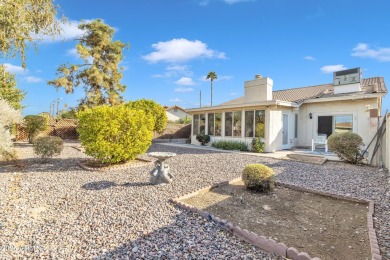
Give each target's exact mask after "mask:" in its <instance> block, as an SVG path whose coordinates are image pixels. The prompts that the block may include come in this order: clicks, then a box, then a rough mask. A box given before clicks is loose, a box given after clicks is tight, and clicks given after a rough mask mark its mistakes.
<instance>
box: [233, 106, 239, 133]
mask: <svg viewBox="0 0 390 260" xmlns="http://www.w3.org/2000/svg"><path fill="white" fill-rule="evenodd" d="M233 119H234V120H233V136H241V111H236V112H234V113H233Z"/></svg>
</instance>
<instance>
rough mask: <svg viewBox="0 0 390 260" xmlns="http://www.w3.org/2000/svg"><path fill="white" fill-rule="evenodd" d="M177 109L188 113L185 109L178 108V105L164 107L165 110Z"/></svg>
mask: <svg viewBox="0 0 390 260" xmlns="http://www.w3.org/2000/svg"><path fill="white" fill-rule="evenodd" d="M175 108H177V109H180V110H182V111H184V112H186V110H185V109H184V108H182V107H179V106H177V105H174V106H171V107H168V106H164V109H165V110H171V109H175Z"/></svg>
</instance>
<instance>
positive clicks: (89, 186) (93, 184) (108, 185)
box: [81, 181, 151, 190]
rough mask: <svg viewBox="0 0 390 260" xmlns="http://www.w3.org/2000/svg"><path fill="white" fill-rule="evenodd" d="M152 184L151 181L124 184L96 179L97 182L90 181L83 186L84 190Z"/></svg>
mask: <svg viewBox="0 0 390 260" xmlns="http://www.w3.org/2000/svg"><path fill="white" fill-rule="evenodd" d="M150 185H151V184H150V183H149V182H126V183H123V184H116V183H115V182H112V181H95V182H89V183H86V184H84V185H83V186H81V188H83V189H84V190H104V189H109V188H111V187H117V186H122V187H145V186H150Z"/></svg>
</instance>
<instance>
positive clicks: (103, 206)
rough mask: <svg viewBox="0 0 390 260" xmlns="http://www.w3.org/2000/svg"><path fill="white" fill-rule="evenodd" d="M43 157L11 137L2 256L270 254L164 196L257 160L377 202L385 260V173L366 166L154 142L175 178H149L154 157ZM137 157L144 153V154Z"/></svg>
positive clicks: (233, 173) (388, 214) (389, 214)
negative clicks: (108, 164)
mask: <svg viewBox="0 0 390 260" xmlns="http://www.w3.org/2000/svg"><path fill="white" fill-rule="evenodd" d="M70 145H73V144H71V143H68V144H67V145H66V147H65V149H64V152H63V154H62V155H61V156H60V157H59V158H54V159H52V160H50V161H49V163H47V164H40V163H39V160H37V159H33V156H32V149H31V146H29V145H23V146H18V147H17V151H18V152H19V154H20V158H21V159H20V160H19V162H18V164H17V165H16V166H11V165H5V166H4V165H2V166H0V212H1V215H0V258H1V259H8V258H15V257H17V258H19V257H24V258H27V257H28V258H33V257H35V258H65V259H71V258H74V259H75V258H80V259H83V258H87V257H88V258H98V259H99V258H118V257H119V256H121V257H122V258H124V259H126V258H130V259H134V258H147V259H150V258H156V259H160V258H167V259H172V258H186V259H188V258H192V259H199V258H211V259H218V258H219V259H226V258H229V259H234V258H236V259H237V258H238V259H240V258H241V259H261V258H262V257H267V258H263V259H276V258H275V257H273V256H267V254H266V253H264V252H262V251H261V250H259V249H257V248H255V247H252V246H250V245H249V244H247V243H245V242H242V241H240V240H239V239H237V238H235V237H234V236H231V235H230V234H229V233H227V232H225V231H223V230H221V229H220V228H218V227H217V226H216V225H215V224H214V223H212V222H208V221H206V220H204V219H203V218H201V217H199V216H197V215H196V214H192V213H190V212H187V211H185V210H181V209H179V208H177V207H175V206H173V205H171V204H170V203H168V200H169V199H170V198H173V197H177V196H180V195H183V194H185V193H188V192H192V191H194V190H195V189H199V188H202V187H204V186H208V185H211V184H215V183H218V182H221V181H224V180H230V179H233V178H236V177H239V176H240V175H241V171H242V169H243V167H244V166H245V165H246V164H249V163H264V164H266V165H268V166H270V167H272V168H273V169H274V170H275V172H276V173H278V174H279V175H278V179H279V180H280V181H283V182H286V183H292V184H298V185H301V186H305V187H310V188H315V189H319V190H325V191H330V192H333V193H340V194H350V195H354V196H358V197H362V198H369V199H373V200H374V201H375V202H376V208H375V226H376V227H377V231H378V240H379V243H380V246H381V250H382V255H383V257H384V259H390V224H389V223H390V194H389V177H388V173H385V172H379V171H377V170H376V169H375V168H371V167H357V166H353V165H347V164H344V163H332V162H328V163H326V164H324V165H314V164H305V163H300V162H293V161H285V160H276V159H270V158H264V157H256V156H248V155H238V154H231V153H219V152H211V151H206V150H196V149H190V148H179V147H170V146H165V145H158V144H154V145H153V146H152V147H151V148H150V151H169V152H175V153H177V154H178V156H176V157H174V158H171V159H169V163H170V167H171V172H172V173H174V174H175V176H176V178H175V180H174V182H173V183H172V185H167V186H150V185H149V184H148V180H149V171H150V170H151V169H152V168H153V165H152V164H150V165H147V166H144V167H140V168H129V169H125V170H112V171H109V172H90V171H85V170H81V168H79V167H78V166H77V161H78V160H80V159H81V158H84V157H85V155H84V154H83V153H81V152H79V151H77V150H76V149H74V148H72V147H70ZM142 158H143V159H151V158H149V157H147V156H146V155H144V156H142Z"/></svg>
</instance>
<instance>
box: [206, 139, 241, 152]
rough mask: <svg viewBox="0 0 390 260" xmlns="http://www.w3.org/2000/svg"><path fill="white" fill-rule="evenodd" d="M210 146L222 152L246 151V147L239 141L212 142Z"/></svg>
mask: <svg viewBox="0 0 390 260" xmlns="http://www.w3.org/2000/svg"><path fill="white" fill-rule="evenodd" d="M212 146H213V147H215V148H218V149H223V150H236V151H248V145H247V144H246V143H245V142H240V141H226V140H219V141H215V142H213V143H212Z"/></svg>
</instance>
